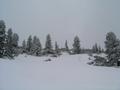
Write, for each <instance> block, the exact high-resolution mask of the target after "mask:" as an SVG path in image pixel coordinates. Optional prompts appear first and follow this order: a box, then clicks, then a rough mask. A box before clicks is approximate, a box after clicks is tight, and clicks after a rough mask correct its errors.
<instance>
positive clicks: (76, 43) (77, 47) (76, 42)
mask: <svg viewBox="0 0 120 90" xmlns="http://www.w3.org/2000/svg"><path fill="white" fill-rule="evenodd" d="M80 52H81V49H80V40H79V37H78V36H76V37H75V38H74V43H73V53H74V54H80Z"/></svg>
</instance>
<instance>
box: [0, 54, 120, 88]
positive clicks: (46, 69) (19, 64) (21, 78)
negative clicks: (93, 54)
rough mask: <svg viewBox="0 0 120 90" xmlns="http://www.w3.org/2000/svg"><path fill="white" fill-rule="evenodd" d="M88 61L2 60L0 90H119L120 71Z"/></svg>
mask: <svg viewBox="0 0 120 90" xmlns="http://www.w3.org/2000/svg"><path fill="white" fill-rule="evenodd" d="M49 58H51V60H52V61H48V62H45V60H47V59H49ZM88 58H89V56H88V55H87V54H81V55H71V56H70V55H67V54H64V55H62V56H60V57H57V58H55V57H34V56H27V55H20V56H18V57H16V58H15V60H5V59H0V90H120V68H115V67H97V66H90V65H88V64H86V63H87V62H89V60H88Z"/></svg>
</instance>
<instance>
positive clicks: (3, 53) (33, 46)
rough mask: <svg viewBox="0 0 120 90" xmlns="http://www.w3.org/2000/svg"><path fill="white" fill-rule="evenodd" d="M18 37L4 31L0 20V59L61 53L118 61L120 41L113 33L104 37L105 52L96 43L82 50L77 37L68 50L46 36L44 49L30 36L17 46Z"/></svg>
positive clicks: (4, 27)
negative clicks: (96, 56) (101, 55)
mask: <svg viewBox="0 0 120 90" xmlns="http://www.w3.org/2000/svg"><path fill="white" fill-rule="evenodd" d="M18 43H19V35H18V34H17V33H14V32H13V31H12V29H11V28H10V29H8V30H6V25H5V22H4V21H3V20H0V58H4V57H8V58H11V59H13V58H14V57H15V56H17V55H19V54H23V53H25V54H28V55H34V56H42V55H49V54H51V55H53V56H55V57H57V56H59V55H61V54H62V53H61V52H63V51H64V52H67V53H69V54H80V53H86V52H90V53H98V54H99V53H106V55H107V58H108V62H109V64H111V65H114V64H115V63H116V62H117V61H118V60H119V59H120V40H119V39H118V38H117V37H116V35H115V34H114V33H113V32H109V33H107V35H106V40H105V48H106V49H105V50H104V49H102V48H101V47H100V46H99V45H98V44H97V43H96V44H95V45H93V47H92V49H82V48H81V44H80V39H79V37H78V36H75V37H74V40H73V48H71V49H70V48H69V46H68V41H67V40H66V41H65V47H64V48H60V47H59V45H58V43H57V41H56V42H55V44H54V47H53V44H52V40H51V36H50V34H48V35H47V36H46V42H45V46H44V48H43V47H42V44H41V42H40V39H39V38H38V37H37V36H33V37H32V35H30V36H29V37H28V39H27V40H24V41H23V42H22V46H19V44H18Z"/></svg>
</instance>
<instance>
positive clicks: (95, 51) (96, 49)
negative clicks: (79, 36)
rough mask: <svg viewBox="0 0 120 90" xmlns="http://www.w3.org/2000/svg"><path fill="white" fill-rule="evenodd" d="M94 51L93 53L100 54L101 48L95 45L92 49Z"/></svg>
mask: <svg viewBox="0 0 120 90" xmlns="http://www.w3.org/2000/svg"><path fill="white" fill-rule="evenodd" d="M92 51H93V53H98V52H99V47H98V45H97V43H95V45H94V46H93V47H92Z"/></svg>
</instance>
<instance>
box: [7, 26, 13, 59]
mask: <svg viewBox="0 0 120 90" xmlns="http://www.w3.org/2000/svg"><path fill="white" fill-rule="evenodd" d="M12 42H13V32H12V29H11V28H10V29H8V32H7V36H6V56H8V57H10V58H13V45H12Z"/></svg>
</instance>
